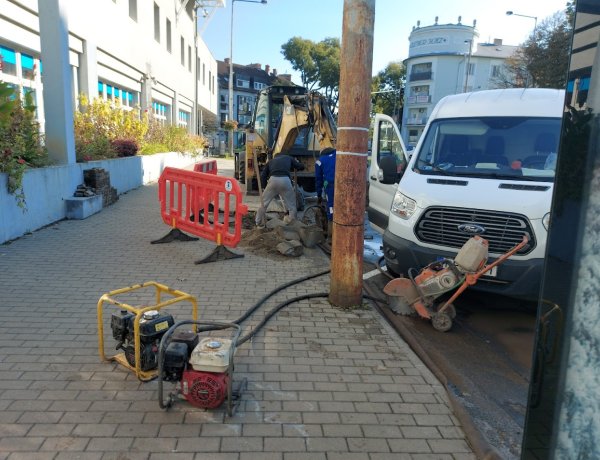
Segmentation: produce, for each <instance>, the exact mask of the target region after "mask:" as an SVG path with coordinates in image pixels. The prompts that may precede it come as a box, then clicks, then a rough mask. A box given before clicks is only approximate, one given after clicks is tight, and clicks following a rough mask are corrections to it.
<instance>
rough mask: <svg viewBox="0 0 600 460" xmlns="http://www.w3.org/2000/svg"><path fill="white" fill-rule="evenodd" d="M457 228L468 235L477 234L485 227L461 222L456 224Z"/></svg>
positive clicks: (483, 230)
mask: <svg viewBox="0 0 600 460" xmlns="http://www.w3.org/2000/svg"><path fill="white" fill-rule="evenodd" d="M458 229H459V230H460V231H461V232H463V233H468V234H469V235H479V234H481V233H484V232H485V227H483V226H482V225H479V224H461V225H459V226H458Z"/></svg>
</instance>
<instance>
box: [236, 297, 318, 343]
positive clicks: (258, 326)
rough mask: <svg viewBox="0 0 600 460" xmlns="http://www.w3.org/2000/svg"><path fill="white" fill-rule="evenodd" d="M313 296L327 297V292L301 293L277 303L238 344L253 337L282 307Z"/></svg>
mask: <svg viewBox="0 0 600 460" xmlns="http://www.w3.org/2000/svg"><path fill="white" fill-rule="evenodd" d="M315 297H329V292H316V293H312V294H303V295H300V296H298V297H293V298H291V299H287V300H284V301H283V302H281V303H279V304H277V305H276V306H275V307H273V308H272V309H271V310H270V311H269V312H268V313H267V314H266V315H265V317H264V318H263V319H262V320H261V322H260V323H258V324H257V325H256V327H255V328H254V329H252V331H250V332H249V333H248V334H246V335H245V336H243V337H242V338H241V339H239V340H238V341H237V344H238V345H242V344H243V343H244V342H247V341H248V340H250V339H251V338H252V337H254V335H256V333H257V332H258V331H259V330H260V329H261V328H262V327H263V326H264V325H265V324H267V321H269V320H270V319H271V318H272V317H273V316H275V313H277V312H278V311H279V310H281V309H282V308H284V307H286V306H288V305H289V304H291V303H294V302H299V301H300V300H305V299H313V298H315Z"/></svg>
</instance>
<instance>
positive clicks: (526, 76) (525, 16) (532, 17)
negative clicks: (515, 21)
mask: <svg viewBox="0 0 600 460" xmlns="http://www.w3.org/2000/svg"><path fill="white" fill-rule="evenodd" d="M506 15H507V16H521V17H522V18H529V19H533V35H532V37H531V39H532V42H533V41H535V32H536V30H537V16H528V15H526V14H519V13H515V12H514V11H507V12H506ZM529 76H530V75H529V72H527V74H526V75H525V88H527V87H528V86H529Z"/></svg>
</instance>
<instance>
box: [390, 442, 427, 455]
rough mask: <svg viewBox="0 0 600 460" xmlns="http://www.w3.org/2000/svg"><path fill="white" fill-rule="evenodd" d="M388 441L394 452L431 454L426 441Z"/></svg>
mask: <svg viewBox="0 0 600 460" xmlns="http://www.w3.org/2000/svg"><path fill="white" fill-rule="evenodd" d="M387 441H388V444H389V445H390V449H391V450H392V452H405V453H410V454H416V453H430V452H431V448H430V447H429V444H427V441H426V440H425V439H388V440H387Z"/></svg>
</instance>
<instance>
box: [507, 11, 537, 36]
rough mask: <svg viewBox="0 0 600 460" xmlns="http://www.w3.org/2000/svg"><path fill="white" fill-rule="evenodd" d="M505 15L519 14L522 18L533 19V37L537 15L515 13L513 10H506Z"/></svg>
mask: <svg viewBox="0 0 600 460" xmlns="http://www.w3.org/2000/svg"><path fill="white" fill-rule="evenodd" d="M506 15H507V16H521V17H522V18H529V19H533V21H534V23H533V37H534V38H535V32H536V29H537V16H528V15H526V14H519V13H515V12H514V11H507V12H506Z"/></svg>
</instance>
